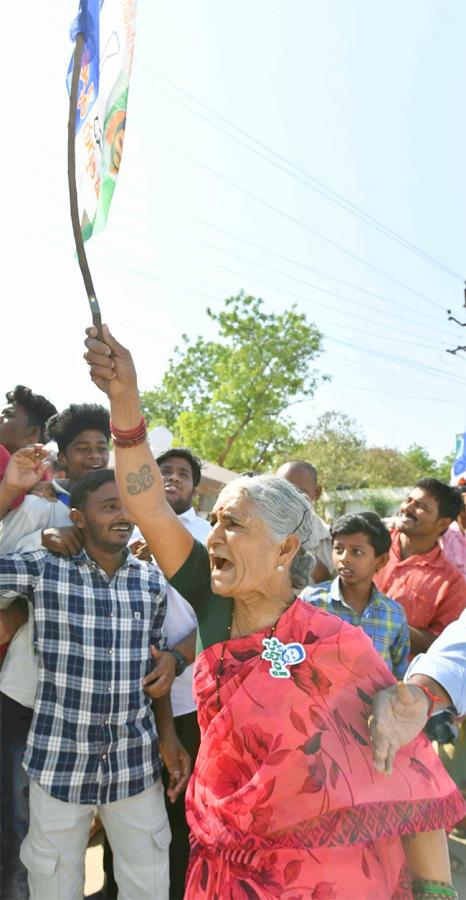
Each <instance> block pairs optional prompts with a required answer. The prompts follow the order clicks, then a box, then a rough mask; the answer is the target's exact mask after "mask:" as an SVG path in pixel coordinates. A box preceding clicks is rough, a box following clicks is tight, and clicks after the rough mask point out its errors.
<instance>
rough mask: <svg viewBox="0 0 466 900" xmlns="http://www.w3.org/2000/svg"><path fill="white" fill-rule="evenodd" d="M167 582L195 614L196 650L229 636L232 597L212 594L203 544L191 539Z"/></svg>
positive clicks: (208, 566) (208, 564) (199, 651)
mask: <svg viewBox="0 0 466 900" xmlns="http://www.w3.org/2000/svg"><path fill="white" fill-rule="evenodd" d="M169 581H170V584H171V585H172V586H173V587H174V588H175V589H176V590H177V591H178V592H179V593H180V594H181V596H182V597H184V598H185V600H187V601H188V603H190V604H191V606H192V608H193V609H194V612H195V613H196V615H197V621H198V629H197V644H196V652H197V653H201V652H202V650H205V649H206V647H210V645H211V644H217V643H219V642H220V641H225V640H226V639H227V638H228V628H229V625H230V623H231V611H232V608H233V600H232V599H231V597H221V596H220V594H214V593H213V591H212V588H211V586H210V563H209V554H208V553H207V549H206V547H205V546H204V544H200V543H199V541H194V544H193V549H192V550H191V553H190V554H189V556H188V558H187V559H186V561H185V562H184V563H183V565H182V566H181V569H178V572H176V574H175V575H174V576H173V578H170V579H169Z"/></svg>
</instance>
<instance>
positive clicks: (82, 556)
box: [70, 547, 141, 575]
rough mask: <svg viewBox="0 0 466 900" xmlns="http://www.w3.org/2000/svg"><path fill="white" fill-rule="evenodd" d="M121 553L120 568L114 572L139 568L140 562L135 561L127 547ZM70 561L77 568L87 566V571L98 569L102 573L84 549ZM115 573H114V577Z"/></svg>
mask: <svg viewBox="0 0 466 900" xmlns="http://www.w3.org/2000/svg"><path fill="white" fill-rule="evenodd" d="M123 553H124V556H123V560H122V563H121V566H119V568H118V569H117V570H116V572H120V571H121V569H128V568H129V567H130V566H134V567H136V568H138V567H139V566H141V561H140V560H139V559H136V557H135V556H134V555H133V554H132V553H131V552H130V550H129V547H125V548H124V551H123ZM70 559H71V560H73V562H75V563H77V565H78V566H85V565H87V566H88V568H89V569H93V570H94V571H95V570H96V569H99V571H101V572H103V569H101V567H100V566H99V564H98V563H97V562H96V561H95V559H92V556H89V554H88V553H87V552H86V550H84V548H83V549H82V550H80V551H79V553H74V554H73V556H71V557H70ZM116 572H115V573H114V574H115V575H116ZM104 574H105V573H104Z"/></svg>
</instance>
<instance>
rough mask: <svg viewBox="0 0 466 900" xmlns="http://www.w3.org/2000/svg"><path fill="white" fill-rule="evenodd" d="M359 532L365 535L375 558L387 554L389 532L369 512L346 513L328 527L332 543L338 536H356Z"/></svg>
mask: <svg viewBox="0 0 466 900" xmlns="http://www.w3.org/2000/svg"><path fill="white" fill-rule="evenodd" d="M359 531H362V533H363V534H367V537H368V538H369V543H370V545H371V547H373V548H374V551H375V555H376V556H381V555H382V553H388V551H389V550H390V545H391V537H390V532H389V530H388V528H387V526H386V525H385V523H384V522H383V521H382V519H381V518H380V516H378V515H377V513H375V512H372V511H371V510H368V511H367V512H360V513H347V514H346V515H345V516H340V518H339V519H335V521H334V522H332V524H331V526H330V536H331V538H332V543H333V541H334V540H335V538H336V537H337V536H338V535H339V534H358V532H359Z"/></svg>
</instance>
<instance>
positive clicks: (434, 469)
mask: <svg viewBox="0 0 466 900" xmlns="http://www.w3.org/2000/svg"><path fill="white" fill-rule="evenodd" d="M404 457H405V459H406V460H408V461H409V462H410V463H411V464H412V466H413V469H414V472H415V474H414V478H413V480H414V481H418V480H419V478H441V475H440V474H439V471H440V467H439V464H438V463H437V462H436V460H435V459H432V457H431V456H430V454H429V453H428V451H427V450H426V449H425V447H421V446H420V444H410V445H409V447H408V449H407V450H406V451H405V453H404ZM449 477H450V473H448V478H449ZM406 483H407V484H408V482H406Z"/></svg>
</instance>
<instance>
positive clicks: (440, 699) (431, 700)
mask: <svg viewBox="0 0 466 900" xmlns="http://www.w3.org/2000/svg"><path fill="white" fill-rule="evenodd" d="M416 687H418V688H420V689H421V691H423V692H424V694H425V695H426V697H427V699H428V701H429V709H428V710H427V715H428V716H430V714H431V712H432V709H433V707H434V706H435V704H436V703H444V702H445V700H444V698H443V697H438V696H437V694H433V693H432V691H431V690H430V688H428V687H427V686H426V685H425V684H417V685H416Z"/></svg>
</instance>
